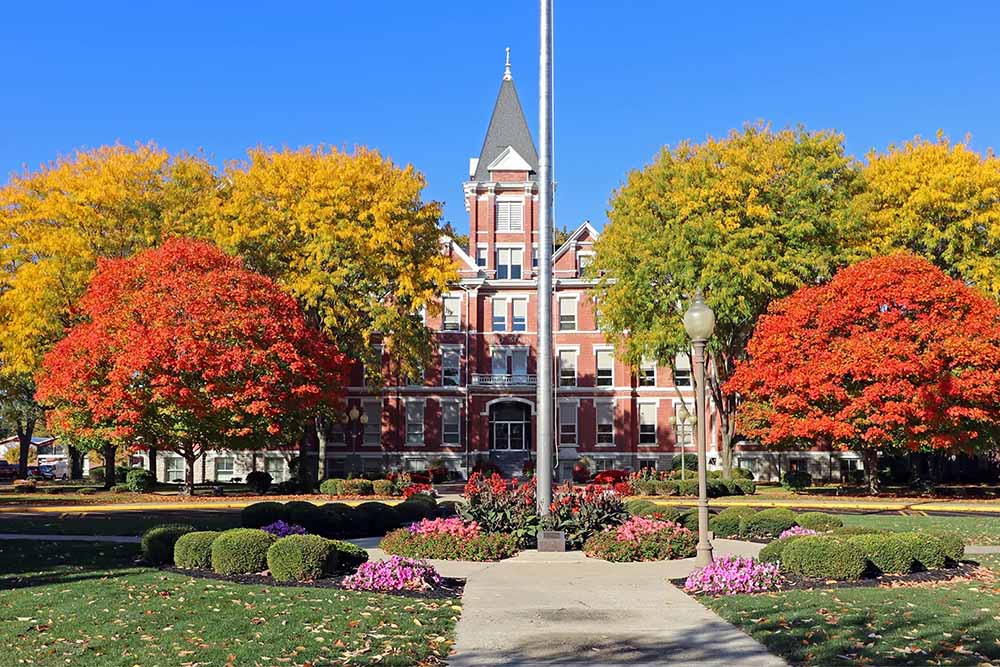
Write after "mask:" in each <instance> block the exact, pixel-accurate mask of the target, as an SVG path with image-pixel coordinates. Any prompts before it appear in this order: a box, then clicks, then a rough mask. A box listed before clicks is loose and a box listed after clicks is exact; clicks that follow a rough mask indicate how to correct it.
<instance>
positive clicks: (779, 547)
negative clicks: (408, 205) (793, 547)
mask: <svg viewBox="0 0 1000 667" xmlns="http://www.w3.org/2000/svg"><path fill="white" fill-rule="evenodd" d="M803 537H807V536H806V535H790V536H788V537H785V538H782V539H780V540H774V541H773V542H768V543H767V545H765V546H764V548H763V549H761V550H760V553H759V554H757V560H759V561H760V562H762V563H779V562H781V554H782V552H783V551H784V550H785V547H787V546H788V545H789V544H791V543H792V542H793V541H794V540H801V539H802V538H803Z"/></svg>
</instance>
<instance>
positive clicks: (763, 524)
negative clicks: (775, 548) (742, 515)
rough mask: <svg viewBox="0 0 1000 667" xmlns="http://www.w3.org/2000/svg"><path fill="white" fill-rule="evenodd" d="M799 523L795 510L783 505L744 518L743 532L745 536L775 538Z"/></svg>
mask: <svg viewBox="0 0 1000 667" xmlns="http://www.w3.org/2000/svg"><path fill="white" fill-rule="evenodd" d="M797 525H799V524H798V522H797V521H796V519H795V512H793V511H792V510H789V509H785V508H783V507H775V508H772V509H767V510H762V511H760V512H757V513H756V514H754V515H753V516H751V517H749V518H748V519H747V520H746V523H745V527H744V534H745V535H746V536H747V537H755V538H758V539H759V538H768V539H770V538H775V537H778V536H779V535H781V534H782V533H783V532H785V531H786V530H788V529H789V528H791V527H792V526H797Z"/></svg>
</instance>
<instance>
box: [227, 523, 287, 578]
mask: <svg viewBox="0 0 1000 667" xmlns="http://www.w3.org/2000/svg"><path fill="white" fill-rule="evenodd" d="M275 539H276V538H275V537H274V535H271V534H270V533H265V532H264V531H263V530H257V529H256V528H232V529H230V530H227V531H225V532H223V533H221V534H220V535H219V536H218V537H216V538H215V541H214V542H212V570H214V571H215V572H216V573H218V574H252V573H254V572H262V571H264V570H266V569H267V550H268V549H269V548H271V545H272V544H274V542H275Z"/></svg>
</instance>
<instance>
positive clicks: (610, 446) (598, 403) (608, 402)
mask: <svg viewBox="0 0 1000 667" xmlns="http://www.w3.org/2000/svg"><path fill="white" fill-rule="evenodd" d="M606 405H610V406H611V444H601V443H600V442H598V441H597V436H598V429H600V426H601V419H600V412H599V411H598V406H606ZM617 411H618V405H617V401H615V400H614V399H613V398H610V399H606V400H595V401H594V447H602V448H603V447H607V448H608V449H613V448H614V447H615V445H616V444H618V443H617V442H616V440H617V438H616V437H615V436H616V435H617V433H616V431H615V413H616V412H617Z"/></svg>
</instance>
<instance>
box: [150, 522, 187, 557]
mask: <svg viewBox="0 0 1000 667" xmlns="http://www.w3.org/2000/svg"><path fill="white" fill-rule="evenodd" d="M193 532H194V526H191V525H189V524H186V523H165V524H162V525H159V526H153V527H152V528H150V529H149V530H147V531H146V532H145V533H143V534H142V541H141V543H140V548H141V549H142V559H143V560H144V561H146V562H147V563H149V564H151V565H165V564H167V563H173V562H174V545H175V544H177V540H178V539H179V538H180V536H181V535H184V534H185V533H193Z"/></svg>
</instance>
